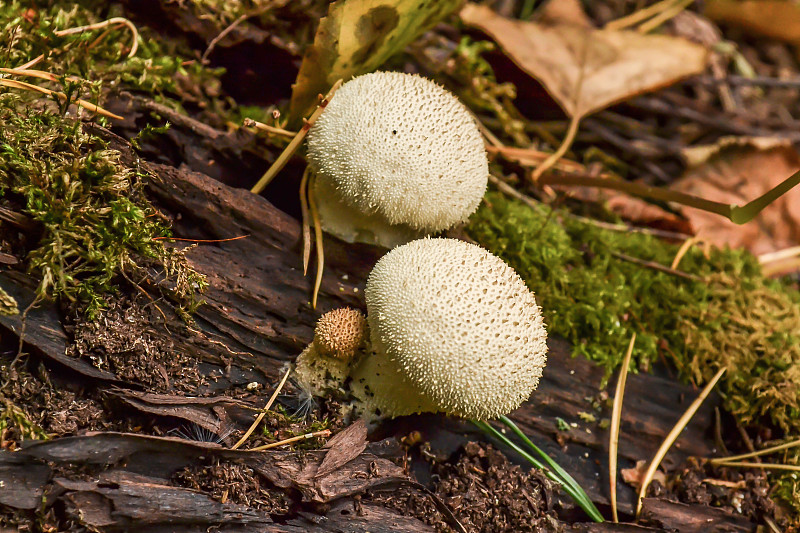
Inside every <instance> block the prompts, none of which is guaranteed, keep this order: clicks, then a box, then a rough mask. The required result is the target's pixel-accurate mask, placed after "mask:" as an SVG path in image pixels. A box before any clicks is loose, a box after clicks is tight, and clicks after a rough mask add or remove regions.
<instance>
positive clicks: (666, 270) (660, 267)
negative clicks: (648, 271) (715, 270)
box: [611, 252, 703, 281]
mask: <svg viewBox="0 0 800 533" xmlns="http://www.w3.org/2000/svg"><path fill="white" fill-rule="evenodd" d="M611 255H613V256H614V257H616V258H618V259H622V260H623V261H628V262H630V263H635V264H637V265H641V266H644V267H647V268H652V269H653V270H658V271H659V272H664V273H665V274H672V275H673V276H678V277H681V278H685V279H690V280H692V281H703V278H701V277H700V276H696V275H694V274H689V273H688V272H683V271H681V270H675V269H674V268H669V267H665V266H664V265H662V264H661V263H656V262H654V261H645V260H644V259H639V258H638V257H633V256H630V255H627V254H623V253H621V252H611Z"/></svg>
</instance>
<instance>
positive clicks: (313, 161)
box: [308, 72, 489, 247]
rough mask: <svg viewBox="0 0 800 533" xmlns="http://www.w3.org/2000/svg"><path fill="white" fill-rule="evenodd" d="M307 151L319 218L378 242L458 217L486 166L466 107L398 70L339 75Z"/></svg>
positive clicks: (343, 233)
mask: <svg viewBox="0 0 800 533" xmlns="http://www.w3.org/2000/svg"><path fill="white" fill-rule="evenodd" d="M308 160H309V163H310V165H311V168H312V169H313V170H314V172H315V173H316V176H317V177H316V179H315V181H314V187H313V193H314V194H315V197H316V199H317V202H318V205H319V214H320V218H321V221H322V226H323V228H324V229H325V230H327V231H328V232H330V233H332V234H334V235H336V236H338V237H340V238H342V239H344V240H346V241H349V242H355V241H359V242H367V243H371V244H380V245H383V246H386V247H392V246H395V245H398V244H402V243H405V242H408V241H409V240H412V239H414V238H417V237H419V236H423V235H427V234H430V233H435V232H439V231H442V230H445V229H447V228H450V227H452V226H453V225H455V224H458V223H460V222H463V221H465V220H466V219H467V218H468V217H469V216H470V215H471V214H472V213H473V212H474V211H475V209H477V207H478V204H479V203H480V201H481V198H483V195H484V192H485V190H486V184H487V181H488V175H489V168H488V162H487V159H486V151H485V149H484V145H483V139H482V138H481V134H480V132H479V130H478V127H477V124H476V123H475V120H474V119H473V118H472V116H471V115H470V113H469V111H468V110H467V108H466V107H465V106H464V105H463V104H461V102H459V101H458V99H457V98H456V97H455V96H453V95H452V94H451V93H449V92H448V91H446V90H445V89H443V88H442V87H440V86H439V85H437V84H436V83H434V82H432V81H430V80H427V79H425V78H422V77H420V76H417V75H412V74H403V73H399V72H375V73H372V74H366V75H363V76H358V77H355V78H353V79H352V80H350V81H348V82H347V83H345V84H344V85H342V86H341V87H340V88H339V89H338V91H337V92H336V95H335V97H334V98H333V99H332V100H331V101H330V103H329V104H328V106H327V108H326V109H325V111H324V112H323V113H322V114H321V115H320V116H319V118H318V119H317V120H316V122H315V123H314V125H313V126H312V128H311V129H310V131H309V133H308Z"/></svg>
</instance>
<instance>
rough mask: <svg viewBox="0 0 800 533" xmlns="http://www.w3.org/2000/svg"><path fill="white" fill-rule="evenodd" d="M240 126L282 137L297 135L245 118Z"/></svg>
mask: <svg viewBox="0 0 800 533" xmlns="http://www.w3.org/2000/svg"><path fill="white" fill-rule="evenodd" d="M242 126H244V127H246V128H247V127H253V128H256V129H257V130H261V131H266V132H267V133H272V134H274V135H282V136H284V137H294V136H295V135H297V132H296V131H289V130H285V129H283V128H276V127H275V126H270V125H268V124H264V123H263V122H259V121H257V120H253V119H252V118H246V119H244V120H243V121H242Z"/></svg>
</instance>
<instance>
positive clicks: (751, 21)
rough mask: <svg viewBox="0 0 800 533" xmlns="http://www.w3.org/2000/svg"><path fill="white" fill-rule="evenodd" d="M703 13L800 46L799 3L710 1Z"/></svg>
mask: <svg viewBox="0 0 800 533" xmlns="http://www.w3.org/2000/svg"><path fill="white" fill-rule="evenodd" d="M703 14H704V15H705V16H706V17H708V18H710V19H711V20H713V21H716V22H724V23H726V24H729V25H731V26H736V27H738V28H741V29H742V30H744V31H746V32H748V33H751V34H755V35H763V36H765V37H770V38H772V39H778V40H780V41H785V42H789V43H794V44H800V4H798V3H797V2H790V1H786V0H744V1H741V0H708V1H707V2H706V3H705V10H704V11H703Z"/></svg>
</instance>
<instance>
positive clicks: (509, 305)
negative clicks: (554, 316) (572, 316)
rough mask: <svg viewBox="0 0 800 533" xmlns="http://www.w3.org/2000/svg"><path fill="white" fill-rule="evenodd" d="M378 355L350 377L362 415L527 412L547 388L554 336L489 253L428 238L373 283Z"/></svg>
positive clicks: (369, 290)
mask: <svg viewBox="0 0 800 533" xmlns="http://www.w3.org/2000/svg"><path fill="white" fill-rule="evenodd" d="M365 295H366V300H367V322H368V325H369V332H370V341H371V352H372V353H370V354H368V357H364V358H362V361H361V363H360V364H359V365H358V366H357V367H355V368H354V369H353V371H351V372H350V377H351V379H352V381H351V384H350V387H351V389H352V392H353V394H354V395H355V396H356V397H358V398H359V399H360V400H361V402H362V404H363V409H364V410H365V411H367V413H368V416H369V413H370V412H371V413H373V414H375V413H377V414H379V415H380V416H388V417H394V416H400V415H405V414H412V413H416V412H422V411H434V412H437V411H441V412H445V413H448V414H453V415H456V416H460V417H464V418H470V419H475V420H486V419H491V418H496V417H498V416H500V415H504V414H506V413H509V412H510V411H512V410H514V409H516V408H517V407H519V405H520V404H521V403H522V402H523V401H525V400H526V399H527V398H528V397H529V396H530V394H531V393H532V392H533V391H534V390H535V389H536V387H537V386H538V384H539V378H540V377H541V376H542V369H543V368H544V366H545V363H546V353H547V344H546V340H547V332H546V330H545V326H544V321H543V319H542V316H541V313H540V308H539V306H538V305H537V304H536V300H535V298H534V295H533V293H532V292H531V291H530V290H529V289H528V288H527V286H526V285H525V283H524V282H523V281H522V279H521V278H520V277H519V276H518V275H517V273H516V272H514V270H513V269H512V268H511V267H509V266H508V265H506V264H505V263H504V262H503V261H502V260H501V259H500V258H498V257H497V256H494V255H492V254H491V253H489V252H488V251H486V250H484V249H483V248H481V247H479V246H476V245H473V244H469V243H466V242H463V241H458V240H455V239H420V240H416V241H412V242H410V243H408V244H405V245H403V246H400V247H398V248H395V249H394V250H392V251H390V252H389V253H387V254H386V255H385V256H384V257H383V258H381V259H380V260H379V261H378V263H377V264H376V265H375V267H374V268H373V270H372V272H371V273H370V275H369V278H368V280H367V287H366V291H365Z"/></svg>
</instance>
